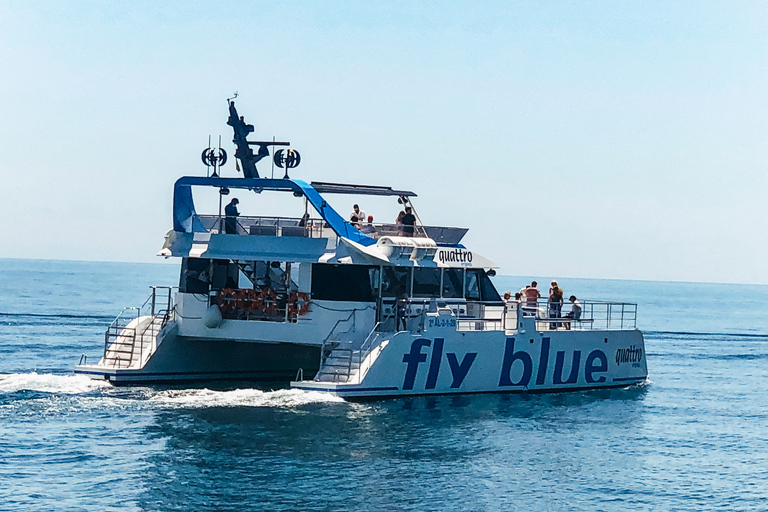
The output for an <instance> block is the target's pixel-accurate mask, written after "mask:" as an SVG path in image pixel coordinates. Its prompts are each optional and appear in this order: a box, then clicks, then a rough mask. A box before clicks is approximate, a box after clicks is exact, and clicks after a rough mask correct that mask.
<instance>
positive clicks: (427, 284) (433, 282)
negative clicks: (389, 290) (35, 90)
mask: <svg viewBox="0 0 768 512" xmlns="http://www.w3.org/2000/svg"><path fill="white" fill-rule="evenodd" d="M440 273H441V270H440V269H439V268H415V269H413V296H414V297H439V296H440Z"/></svg>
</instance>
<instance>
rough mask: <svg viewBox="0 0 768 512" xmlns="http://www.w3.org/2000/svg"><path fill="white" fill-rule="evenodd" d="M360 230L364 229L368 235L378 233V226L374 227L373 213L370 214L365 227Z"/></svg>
mask: <svg viewBox="0 0 768 512" xmlns="http://www.w3.org/2000/svg"><path fill="white" fill-rule="evenodd" d="M360 231H362V232H363V233H365V234H366V235H372V234H374V233H376V228H375V227H373V215H369V216H368V222H366V223H365V224H363V227H361V228H360Z"/></svg>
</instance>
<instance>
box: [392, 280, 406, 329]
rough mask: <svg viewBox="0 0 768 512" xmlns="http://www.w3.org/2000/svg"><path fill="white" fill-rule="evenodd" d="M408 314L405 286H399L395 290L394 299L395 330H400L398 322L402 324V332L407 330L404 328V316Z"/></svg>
mask: <svg viewBox="0 0 768 512" xmlns="http://www.w3.org/2000/svg"><path fill="white" fill-rule="evenodd" d="M407 312H408V294H407V293H406V292H405V286H403V285H400V288H398V290H397V296H396V297H395V330H396V331H398V330H400V322H401V321H402V322H403V330H404V331H406V330H408V328H407V327H406V326H405V315H406V314H407Z"/></svg>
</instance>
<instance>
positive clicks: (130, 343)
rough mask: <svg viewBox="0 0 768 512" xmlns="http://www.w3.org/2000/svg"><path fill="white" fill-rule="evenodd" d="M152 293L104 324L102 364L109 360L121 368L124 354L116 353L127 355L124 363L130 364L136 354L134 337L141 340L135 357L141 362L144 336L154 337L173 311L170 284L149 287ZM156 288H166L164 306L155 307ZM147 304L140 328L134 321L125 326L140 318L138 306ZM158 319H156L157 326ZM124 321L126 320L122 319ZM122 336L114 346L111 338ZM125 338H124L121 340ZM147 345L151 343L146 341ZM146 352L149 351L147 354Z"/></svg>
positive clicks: (144, 307) (143, 306) (143, 357)
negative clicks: (146, 317) (129, 316)
mask: <svg viewBox="0 0 768 512" xmlns="http://www.w3.org/2000/svg"><path fill="white" fill-rule="evenodd" d="M150 288H151V289H152V293H151V294H150V296H149V297H147V299H146V300H145V301H144V303H143V304H142V305H141V306H140V307H138V308H137V307H127V308H123V310H122V311H121V312H120V313H119V314H118V315H117V317H115V319H114V320H113V321H112V323H111V324H110V325H109V326H108V327H107V329H106V331H105V333H104V357H103V360H104V364H108V362H109V361H111V362H112V367H113V368H114V367H118V368H123V367H124V366H123V362H124V360H125V359H124V357H122V356H120V355H119V354H128V358H127V366H126V367H130V366H131V364H133V361H134V356H136V355H137V354H136V340H137V337H138V339H140V340H141V343H140V344H139V347H138V350H139V352H138V356H139V359H138V360H139V362H140V363H143V362H144V360H145V354H144V344H145V337H146V336H150V337H151V339H154V338H155V337H156V336H157V334H158V333H159V332H160V331H161V330H162V328H163V327H164V326H165V325H166V324H167V323H168V321H169V320H170V318H171V314H172V313H173V305H172V302H173V301H172V291H173V287H172V286H151V287H150ZM158 290H166V292H167V300H166V304H165V308H160V309H158V301H157V299H158V297H157V291H158ZM148 305H149V313H150V315H149V317H150V320H149V322H147V323H146V324H145V325H144V327H143V329H141V330H139V326H140V324H138V323H137V325H136V326H135V327H128V326H129V325H130V324H131V322H133V321H134V320H138V319H140V318H141V317H142V315H141V311H142V309H144V310H146V309H147V307H148ZM128 311H130V312H133V313H134V315H133V317H132V318H131V319H129V320H127V319H126V317H125V314H126V312H128ZM158 319H159V320H160V322H159V325H158V322H157V321H158ZM126 320H127V321H126ZM121 336H122V337H123V338H124V340H123V341H122V342H121V343H120V344H119V345H116V344H115V343H114V341H112V340H118V339H120V337H121ZM125 338H127V339H125ZM150 345H151V343H150ZM126 347H130V350H125V348H126ZM119 348H123V350H118V349H119ZM110 352H112V355H111V356H110ZM147 355H149V354H147Z"/></svg>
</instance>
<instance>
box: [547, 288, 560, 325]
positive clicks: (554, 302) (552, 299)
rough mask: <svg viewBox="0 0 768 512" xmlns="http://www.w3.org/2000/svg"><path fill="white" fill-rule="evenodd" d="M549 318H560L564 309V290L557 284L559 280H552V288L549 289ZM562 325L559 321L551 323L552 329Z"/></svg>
mask: <svg viewBox="0 0 768 512" xmlns="http://www.w3.org/2000/svg"><path fill="white" fill-rule="evenodd" d="M547 302H548V305H549V318H560V313H561V312H562V310H563V290H562V288H560V287H559V286H557V281H552V288H550V289H549V300H548V301H547ZM558 327H560V324H559V323H554V322H553V323H551V324H549V328H550V329H557V328H558Z"/></svg>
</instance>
